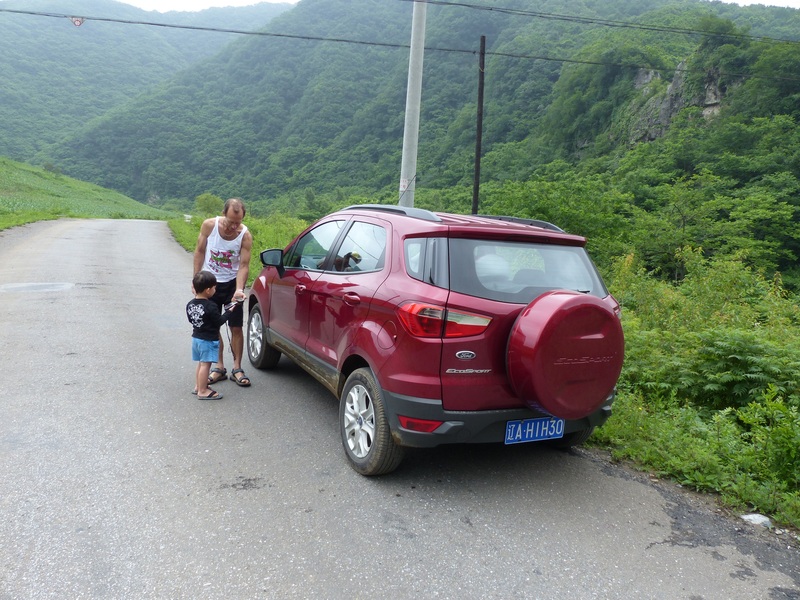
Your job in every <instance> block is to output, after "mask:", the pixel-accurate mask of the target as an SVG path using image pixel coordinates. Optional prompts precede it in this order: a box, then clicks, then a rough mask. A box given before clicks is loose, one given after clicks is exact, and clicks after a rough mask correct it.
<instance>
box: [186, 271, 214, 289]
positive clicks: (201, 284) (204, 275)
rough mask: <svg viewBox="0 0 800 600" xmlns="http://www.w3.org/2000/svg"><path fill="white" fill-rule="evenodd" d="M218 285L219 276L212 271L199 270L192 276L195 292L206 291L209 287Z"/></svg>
mask: <svg viewBox="0 0 800 600" xmlns="http://www.w3.org/2000/svg"><path fill="white" fill-rule="evenodd" d="M215 285H217V278H216V277H215V276H214V274H213V273H212V272H211V271H199V272H198V273H196V274H195V276H194V277H193V278H192V287H193V288H194V293H195V294H199V293H201V292H205V291H206V290H207V289H208V288H210V287H212V286H215Z"/></svg>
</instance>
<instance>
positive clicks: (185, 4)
mask: <svg viewBox="0 0 800 600" xmlns="http://www.w3.org/2000/svg"><path fill="white" fill-rule="evenodd" d="M118 1H119V2H122V3H124V4H131V5H132V6H137V7H139V8H141V9H144V10H157V11H158V12H169V11H171V10H182V11H198V10H203V9H204V8H211V7H212V6H251V5H253V4H260V3H261V2H284V3H287V4H297V1H298V0H118ZM798 1H800V0H798Z"/></svg>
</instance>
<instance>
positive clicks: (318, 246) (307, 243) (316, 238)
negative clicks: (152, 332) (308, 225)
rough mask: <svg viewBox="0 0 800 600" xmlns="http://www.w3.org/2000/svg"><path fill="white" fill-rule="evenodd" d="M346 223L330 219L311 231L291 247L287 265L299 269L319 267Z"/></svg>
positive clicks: (287, 256) (286, 259)
mask: <svg viewBox="0 0 800 600" xmlns="http://www.w3.org/2000/svg"><path fill="white" fill-rule="evenodd" d="M344 223H345V221H328V222H327V223H323V224H322V225H320V226H319V227H315V228H314V229H312V230H311V231H309V232H308V233H307V234H305V235H304V236H303V237H301V238H300V239H299V240H297V242H296V243H295V245H294V246H292V247H291V248H290V249H289V252H288V253H287V254H286V258H285V259H284V263H285V265H286V266H287V267H289V268H297V269H310V270H317V269H319V268H320V267H321V266H322V263H323V262H325V257H326V256H327V254H328V251H329V250H330V249H331V246H333V242H334V241H335V240H336V236H337V235H339V232H340V231H341V230H342V227H343V226H344Z"/></svg>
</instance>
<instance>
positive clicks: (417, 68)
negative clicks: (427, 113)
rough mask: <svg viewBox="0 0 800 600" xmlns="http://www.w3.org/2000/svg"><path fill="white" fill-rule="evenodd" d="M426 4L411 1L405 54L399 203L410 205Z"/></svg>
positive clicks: (420, 90)
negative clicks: (404, 98) (405, 71)
mask: <svg viewBox="0 0 800 600" xmlns="http://www.w3.org/2000/svg"><path fill="white" fill-rule="evenodd" d="M427 9H428V3H427V2H424V1H418V0H415V1H414V13H413V16H412V19H411V52H410V54H409V57H408V89H407V91H406V122H405V128H404V131H403V161H402V165H401V167H400V202H399V204H400V206H414V189H415V187H416V186H415V182H416V179H417V142H418V140H419V107H420V100H421V98H422V58H423V55H424V52H425V13H426V12H427Z"/></svg>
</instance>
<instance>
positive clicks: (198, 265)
mask: <svg viewBox="0 0 800 600" xmlns="http://www.w3.org/2000/svg"><path fill="white" fill-rule="evenodd" d="M213 227H214V219H206V220H205V221H203V224H202V225H201V226H200V235H198V236H197V244H196V245H195V247H194V273H199V272H200V271H202V270H203V262H204V261H205V259H206V244H208V236H210V235H211V230H212V228H213ZM194 273H193V274H194Z"/></svg>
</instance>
